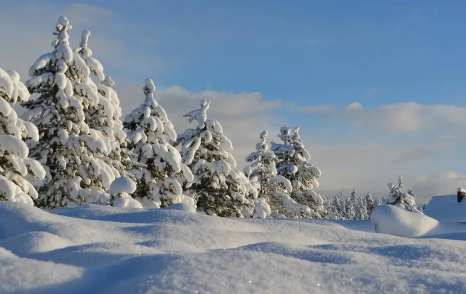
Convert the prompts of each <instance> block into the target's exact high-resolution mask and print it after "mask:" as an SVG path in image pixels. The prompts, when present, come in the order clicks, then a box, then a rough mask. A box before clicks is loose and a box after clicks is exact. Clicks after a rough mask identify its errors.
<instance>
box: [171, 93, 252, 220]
mask: <svg viewBox="0 0 466 294" xmlns="http://www.w3.org/2000/svg"><path fill="white" fill-rule="evenodd" d="M209 106H210V101H205V100H202V101H201V108H200V109H196V110H193V111H191V112H189V113H187V114H185V115H184V116H185V117H188V121H189V122H192V121H193V120H195V121H197V123H198V126H197V127H196V128H195V129H188V130H186V131H185V132H184V133H183V134H180V135H179V136H178V138H177V140H176V142H175V143H174V145H175V146H178V145H181V146H182V150H181V156H182V158H183V163H184V164H186V165H188V166H189V167H190V168H191V170H192V171H193V174H194V176H195V180H194V183H193V184H192V186H191V187H189V189H188V192H189V194H190V195H191V196H192V197H193V198H194V199H195V200H196V202H197V209H198V211H199V212H203V213H206V214H208V215H218V216H227V217H249V216H251V215H252V214H253V211H254V199H253V198H254V196H255V195H257V190H255V189H254V187H253V186H252V185H251V183H250V181H249V180H248V179H247V178H246V176H245V175H244V173H242V172H239V171H236V170H235V169H234V168H235V167H236V161H235V159H234V157H233V155H231V153H230V151H232V150H233V146H232V144H231V141H230V140H229V139H228V137H226V136H225V135H224V134H223V129H222V126H221V125H220V123H219V122H218V121H215V120H211V119H208V118H207V110H208V108H209Z"/></svg>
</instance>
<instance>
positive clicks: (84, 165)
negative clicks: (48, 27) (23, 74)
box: [23, 16, 115, 208]
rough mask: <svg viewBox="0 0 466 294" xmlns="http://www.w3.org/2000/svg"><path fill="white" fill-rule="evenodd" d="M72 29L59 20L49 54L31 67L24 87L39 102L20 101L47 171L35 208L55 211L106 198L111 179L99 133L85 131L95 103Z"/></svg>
mask: <svg viewBox="0 0 466 294" xmlns="http://www.w3.org/2000/svg"><path fill="white" fill-rule="evenodd" d="M69 29H71V25H70V24H69V21H68V19H67V18H66V17H63V16H62V17H60V19H59V21H58V23H57V24H56V27H55V32H54V35H56V36H57V38H56V40H54V41H53V42H52V46H53V47H54V49H53V51H52V52H51V53H46V54H44V55H42V56H41V57H39V59H38V60H37V61H36V62H35V63H34V64H33V65H32V67H31V68H30V70H29V75H30V79H29V80H28V81H27V82H26V86H27V87H28V89H29V92H30V93H34V94H36V96H37V98H36V99H34V100H32V99H30V100H29V101H28V102H25V103H23V106H24V107H25V108H27V109H28V111H27V112H26V113H25V114H24V115H23V118H24V120H27V121H30V122H32V123H33V124H35V125H36V126H37V128H38V131H39V140H38V142H36V143H33V144H31V146H30V156H31V157H32V158H34V159H36V160H38V161H39V162H40V163H41V164H42V165H43V166H44V167H45V170H46V180H45V183H44V184H43V185H41V186H40V188H39V190H38V192H39V199H38V201H37V205H38V206H40V207H47V208H54V207H59V206H74V205H76V204H79V203H82V202H93V201H101V202H106V201H108V199H109V195H108V193H107V191H108V188H109V186H110V184H111V182H112V181H113V180H114V178H115V176H114V174H113V172H112V169H111V168H110V167H109V166H108V165H107V164H106V163H105V162H104V161H102V160H101V159H100V158H102V157H103V156H107V155H108V153H109V150H108V148H107V144H106V142H105V141H106V140H105V138H104V136H103V135H102V133H101V132H100V131H98V130H94V129H92V128H89V126H88V125H87V124H86V121H85V118H86V115H85V113H86V112H87V111H89V109H90V107H92V106H95V105H97V104H98V103H99V95H98V92H97V87H96V85H95V84H94V83H93V82H92V80H91V78H90V76H89V75H90V69H89V67H88V66H87V65H86V62H85V61H84V60H83V59H82V58H81V56H80V55H79V54H77V53H74V52H73V51H72V50H71V48H70V46H69V42H68V38H69V36H68V30H69Z"/></svg>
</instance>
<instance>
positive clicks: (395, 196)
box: [387, 176, 419, 212]
mask: <svg viewBox="0 0 466 294" xmlns="http://www.w3.org/2000/svg"><path fill="white" fill-rule="evenodd" d="M388 188H389V189H390V192H389V193H388V199H387V204H391V205H395V206H398V207H401V208H403V209H405V210H408V211H412V212H419V210H418V209H417V205H416V197H415V196H414V192H413V191H412V190H409V192H404V191H403V188H404V183H403V177H402V176H399V178H398V185H397V186H395V185H393V184H392V183H389V184H388Z"/></svg>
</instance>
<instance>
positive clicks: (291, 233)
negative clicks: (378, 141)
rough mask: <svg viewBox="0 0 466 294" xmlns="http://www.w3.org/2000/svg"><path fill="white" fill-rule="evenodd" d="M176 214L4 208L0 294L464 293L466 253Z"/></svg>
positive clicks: (437, 244) (460, 246) (359, 227)
mask: <svg viewBox="0 0 466 294" xmlns="http://www.w3.org/2000/svg"><path fill="white" fill-rule="evenodd" d="M176 208H178V209H181V210H176ZM184 209H185V208H184V207H183V205H178V206H177V207H175V209H154V210H128V209H121V208H117V207H111V206H103V205H81V206H78V207H76V208H67V209H64V208H61V209H55V210H53V211H52V212H53V213H49V212H46V211H43V210H40V209H38V208H35V207H32V206H28V205H24V204H21V203H9V202H0V293H8V292H11V293H19V292H21V293H25V292H27V293H51V294H53V293H317V294H318V293H345V294H351V293H466V283H465V275H466V268H465V267H464V264H466V255H465V254H464V252H465V250H466V245H465V244H466V243H465V242H460V241H455V240H442V239H422V238H421V239H420V238H416V239H413V238H399V237H393V236H389V235H384V234H374V232H373V228H374V227H373V225H372V222H371V221H340V222H337V221H325V220H308V219H301V220H298V219H229V218H219V217H212V216H206V215H201V214H194V213H189V212H186V211H182V210H184ZM390 213H391V215H392V216H393V214H396V216H401V217H406V216H405V215H404V214H403V213H400V212H398V211H397V210H393V209H392V208H383V209H381V210H379V211H378V212H377V213H376V215H377V217H379V216H380V217H381V218H383V216H384V215H386V214H390ZM376 215H374V217H375V216H376ZM377 217H376V218H377ZM382 220H383V219H382ZM389 220H390V221H393V219H392V218H389ZM421 231H422V232H423V231H424V230H421Z"/></svg>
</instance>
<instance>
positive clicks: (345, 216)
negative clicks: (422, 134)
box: [0, 17, 418, 220]
mask: <svg viewBox="0 0 466 294" xmlns="http://www.w3.org/2000/svg"><path fill="white" fill-rule="evenodd" d="M71 28H72V26H71V24H70V22H69V20H68V19H67V18H66V17H60V19H59V21H58V23H57V24H56V27H55V32H54V36H55V39H53V41H52V48H51V52H48V53H45V54H44V55H42V56H40V57H39V58H38V59H37V61H36V62H35V63H34V64H33V65H32V66H31V68H30V69H29V79H28V80H27V81H26V83H25V85H24V84H22V83H21V81H20V80H19V79H20V77H19V75H18V74H17V73H16V72H14V71H8V70H7V71H4V70H2V71H1V87H0V90H1V92H2V99H1V100H0V101H1V103H2V104H1V122H2V134H1V139H0V150H1V152H2V153H1V159H2V160H1V176H0V182H1V184H0V200H4V201H12V202H24V203H28V204H31V205H35V206H37V207H39V208H43V209H46V210H49V209H54V208H58V207H75V206H76V205H79V204H84V203H95V202H98V203H102V204H107V205H112V206H116V207H128V208H144V209H151V208H164V207H168V206H170V205H173V204H175V203H182V204H184V205H186V206H187V207H190V209H191V210H193V211H194V210H196V211H197V212H199V213H203V214H207V215H217V216H221V217H246V218H248V217H255V218H266V217H288V218H328V219H335V220H351V219H368V218H369V216H370V214H371V212H372V210H373V209H374V208H375V207H376V206H378V205H380V204H393V205H398V206H400V207H403V208H405V209H406V210H409V211H418V209H417V207H416V204H415V196H414V193H413V191H412V190H408V191H407V192H404V191H403V185H404V184H403V180H402V177H401V176H400V178H399V180H398V183H397V185H392V184H389V185H388V188H389V189H388V191H387V195H388V196H387V197H382V198H381V197H376V198H373V197H372V196H371V194H370V192H367V194H365V195H359V194H358V193H357V192H356V191H354V190H353V192H352V193H351V195H345V196H344V195H341V194H340V195H336V196H335V197H333V196H334V195H331V197H329V196H323V195H319V194H318V193H317V192H315V191H314V189H315V188H317V187H319V182H318V179H319V178H320V177H321V176H322V173H321V170H320V169H319V168H318V167H316V166H314V165H312V163H311V156H310V154H309V152H308V151H307V150H306V148H305V145H304V142H303V141H302V140H301V138H300V135H299V129H300V128H299V127H296V128H294V129H291V128H290V127H288V126H284V127H282V128H280V130H278V131H277V132H274V131H271V130H270V131H271V134H273V135H271V136H269V133H268V131H266V130H264V131H263V132H262V133H261V134H258V141H259V142H258V143H257V144H256V146H251V151H252V152H251V154H250V155H249V156H248V157H247V158H246V160H247V162H248V163H249V166H247V167H246V168H244V170H238V168H237V167H236V160H235V158H234V157H233V155H232V154H231V151H232V149H233V144H232V142H231V141H230V140H229V139H228V137H227V135H226V134H224V133H223V130H222V126H221V122H219V121H217V120H213V119H210V118H209V116H208V110H209V107H211V105H210V103H211V101H204V100H203V101H200V107H199V109H196V110H192V111H189V112H187V113H186V114H185V115H184V116H185V117H186V119H187V120H188V121H189V122H190V123H192V126H193V128H191V129H187V130H185V131H184V132H177V131H176V130H175V128H174V126H173V124H172V123H171V122H170V119H169V114H168V113H166V111H165V110H164V108H163V106H162V105H159V104H158V102H157V99H156V96H157V95H156V87H155V86H154V82H153V81H152V80H151V79H147V80H146V81H145V82H144V83H143V87H142V91H141V105H140V106H139V107H138V108H136V109H134V110H133V111H132V112H131V113H129V114H127V115H125V116H124V115H123V113H122V110H121V107H120V106H119V98H118V94H117V93H116V91H115V90H114V89H113V86H114V84H115V82H114V81H113V80H112V78H111V76H110V75H108V74H107V73H104V67H103V65H102V64H101V63H100V62H99V61H98V60H97V59H95V58H94V57H93V52H92V50H91V48H90V45H89V37H90V32H89V31H84V32H83V33H82V38H81V42H80V43H79V45H78V46H74V48H72V44H70V43H69V35H68V30H70V29H71ZM91 45H92V43H91ZM17 103H18V104H20V105H21V106H22V107H24V108H25V109H26V112H25V113H24V114H23V115H21V117H18V115H17V113H16V111H15V109H14V108H13V107H14V105H15V104H17ZM212 107H215V105H213V106H212ZM275 133H278V135H277V136H275ZM274 138H277V139H278V140H276V139H274ZM274 141H278V142H274ZM254 147H255V148H254Z"/></svg>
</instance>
